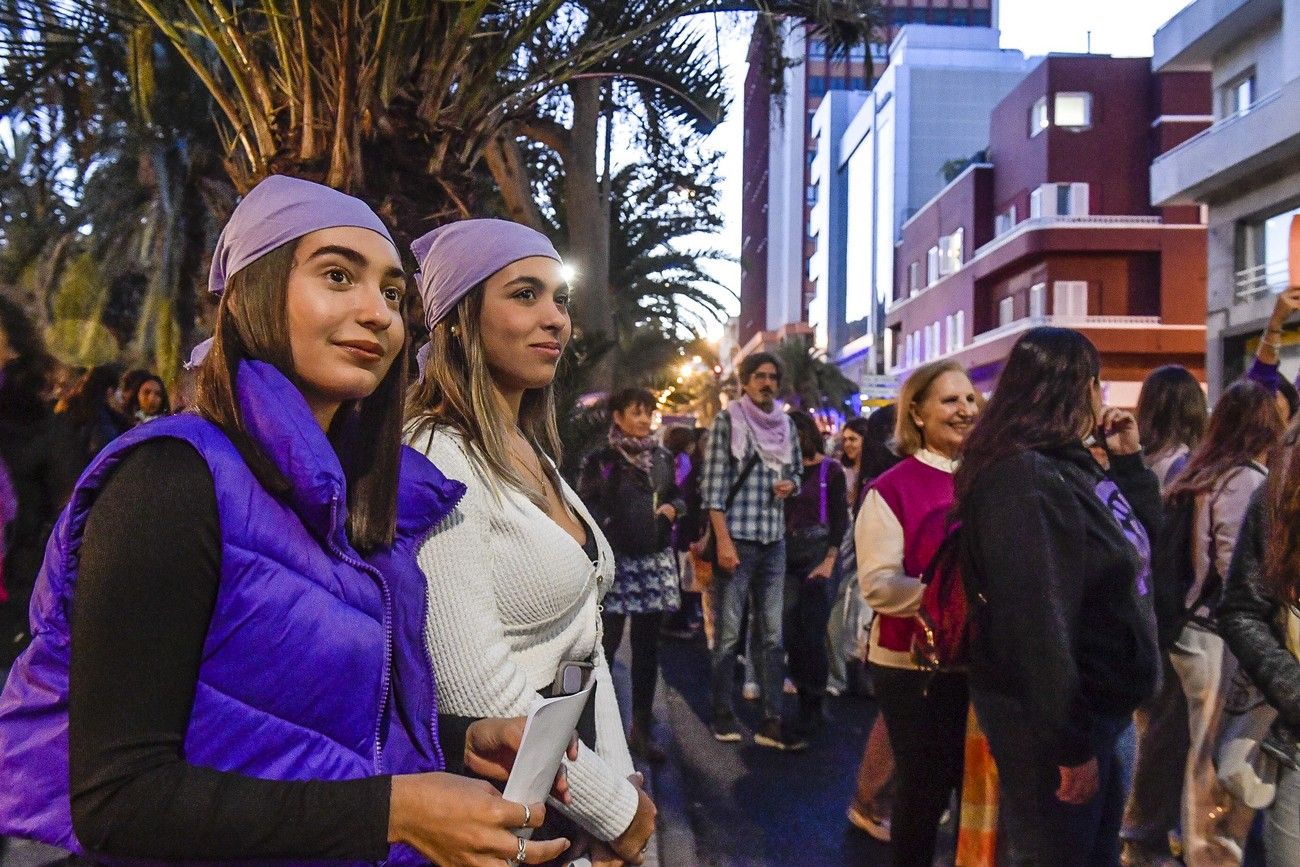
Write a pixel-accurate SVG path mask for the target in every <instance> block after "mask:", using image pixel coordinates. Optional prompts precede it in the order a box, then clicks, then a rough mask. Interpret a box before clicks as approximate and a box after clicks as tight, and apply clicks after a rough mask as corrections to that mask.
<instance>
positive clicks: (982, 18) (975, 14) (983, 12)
mask: <svg viewBox="0 0 1300 867" xmlns="http://www.w3.org/2000/svg"><path fill="white" fill-rule="evenodd" d="M970 14H971V18H970V23H971V24H972V25H973V26H975V27H992V26H993V13H992V11H990V10H988V9H972V10H971V13H970Z"/></svg>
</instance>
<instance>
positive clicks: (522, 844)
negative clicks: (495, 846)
mask: <svg viewBox="0 0 1300 867" xmlns="http://www.w3.org/2000/svg"><path fill="white" fill-rule="evenodd" d="M518 840H519V851H518V852H516V853H515V863H516V864H527V863H528V841H527V840H525V839H524V838H523V837H519V838H518Z"/></svg>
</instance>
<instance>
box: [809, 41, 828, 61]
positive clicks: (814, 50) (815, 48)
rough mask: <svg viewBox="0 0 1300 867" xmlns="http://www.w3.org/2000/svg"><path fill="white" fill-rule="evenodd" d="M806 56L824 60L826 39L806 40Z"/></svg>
mask: <svg viewBox="0 0 1300 867" xmlns="http://www.w3.org/2000/svg"><path fill="white" fill-rule="evenodd" d="M808 56H809V57H811V58H812V59H813V60H824V59H825V58H826V40H824V39H810V40H808Z"/></svg>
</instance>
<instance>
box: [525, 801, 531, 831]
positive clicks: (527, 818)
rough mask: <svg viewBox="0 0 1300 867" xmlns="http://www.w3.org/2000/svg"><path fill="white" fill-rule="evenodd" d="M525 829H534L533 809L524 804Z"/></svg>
mask: <svg viewBox="0 0 1300 867" xmlns="http://www.w3.org/2000/svg"><path fill="white" fill-rule="evenodd" d="M524 827H525V828H531V827H533V808H532V807H530V806H528V805H527V804H524Z"/></svg>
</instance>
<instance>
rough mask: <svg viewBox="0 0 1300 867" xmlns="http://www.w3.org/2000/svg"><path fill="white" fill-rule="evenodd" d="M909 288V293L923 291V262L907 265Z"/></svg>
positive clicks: (913, 293)
mask: <svg viewBox="0 0 1300 867" xmlns="http://www.w3.org/2000/svg"><path fill="white" fill-rule="evenodd" d="M907 289H908V295H909V296H910V295H915V294H917V293H918V292H920V291H921V263H920V262H913V263H912V264H911V265H909V266H907Z"/></svg>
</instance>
